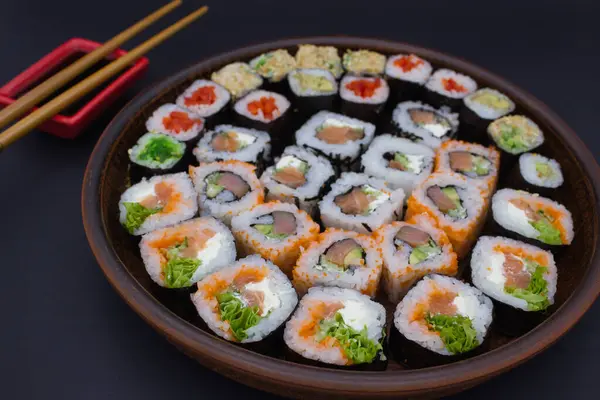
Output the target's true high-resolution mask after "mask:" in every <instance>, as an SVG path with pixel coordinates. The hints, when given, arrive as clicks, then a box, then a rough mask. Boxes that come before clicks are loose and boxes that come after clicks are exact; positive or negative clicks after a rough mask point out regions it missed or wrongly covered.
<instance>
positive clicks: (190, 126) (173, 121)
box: [146, 104, 204, 142]
mask: <svg viewBox="0 0 600 400" xmlns="http://www.w3.org/2000/svg"><path fill="white" fill-rule="evenodd" d="M203 128H204V119H202V118H200V117H199V116H198V115H196V114H194V113H192V112H190V111H188V110H186V109H185V108H183V107H179V106H177V105H175V104H164V105H162V106H160V107H159V108H157V109H156V111H154V113H153V114H152V116H150V118H148V120H147V121H146V129H147V130H148V132H153V133H162V134H165V135H169V136H171V137H173V138H175V139H177V140H180V141H182V142H189V141H193V140H195V139H196V138H197V137H198V135H199V134H200V132H202V129H203Z"/></svg>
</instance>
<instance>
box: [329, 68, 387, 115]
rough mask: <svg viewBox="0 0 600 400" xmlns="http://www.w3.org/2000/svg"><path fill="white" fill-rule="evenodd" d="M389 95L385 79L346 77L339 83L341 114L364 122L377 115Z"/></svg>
mask: <svg viewBox="0 0 600 400" xmlns="http://www.w3.org/2000/svg"><path fill="white" fill-rule="evenodd" d="M389 95H390V88H389V86H388V84H387V82H386V81H385V79H383V78H380V77H363V76H356V75H346V76H344V78H343V79H342V81H341V82H340V97H341V98H342V104H341V112H342V114H345V115H349V116H351V117H354V118H358V119H361V120H365V121H372V120H374V119H375V118H377V116H378V115H379V112H380V111H381V110H382V109H383V107H384V105H385V103H386V102H387V100H388V97H389Z"/></svg>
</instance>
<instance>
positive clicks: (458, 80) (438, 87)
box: [425, 68, 477, 111]
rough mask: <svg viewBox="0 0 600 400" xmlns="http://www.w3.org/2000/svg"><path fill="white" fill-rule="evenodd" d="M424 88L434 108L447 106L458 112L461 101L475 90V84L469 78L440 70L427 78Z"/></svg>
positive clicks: (454, 72) (448, 70) (457, 73)
mask: <svg viewBox="0 0 600 400" xmlns="http://www.w3.org/2000/svg"><path fill="white" fill-rule="evenodd" d="M425 88H426V89H427V98H428V100H429V102H430V103H431V104H433V105H434V106H436V107H441V106H448V107H450V108H452V109H454V110H457V111H458V110H459V109H460V107H461V105H462V99H463V98H465V97H466V96H468V95H469V94H471V93H473V92H474V91H475V90H477V82H475V81H474V80H473V78H471V77H470V76H467V75H464V74H461V73H459V72H456V71H452V70H450V69H444V68H442V69H438V70H436V71H435V72H434V73H433V74H432V75H431V76H430V77H429V79H428V80H427V83H425Z"/></svg>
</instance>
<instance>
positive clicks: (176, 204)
mask: <svg viewBox="0 0 600 400" xmlns="http://www.w3.org/2000/svg"><path fill="white" fill-rule="evenodd" d="M197 199H198V197H197V195H196V192H195V191H194V187H193V185H192V181H191V180H190V177H189V176H188V174H186V173H185V172H180V173H177V174H169V175H158V176H154V177H152V178H150V179H142V181H141V182H138V183H136V184H135V185H133V186H131V187H129V188H128V189H127V190H126V191H125V192H123V194H122V195H121V200H120V201H119V221H120V222H121V224H122V225H123V226H124V227H125V229H127V231H128V232H129V233H130V234H132V235H136V236H139V235H143V234H144V233H148V232H150V231H153V230H155V229H160V228H165V227H167V226H171V225H175V224H177V223H179V222H182V221H185V220H187V219H190V218H192V217H193V216H194V215H196V212H197V211H198V200H197Z"/></svg>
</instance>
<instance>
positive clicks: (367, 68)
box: [342, 50, 386, 75]
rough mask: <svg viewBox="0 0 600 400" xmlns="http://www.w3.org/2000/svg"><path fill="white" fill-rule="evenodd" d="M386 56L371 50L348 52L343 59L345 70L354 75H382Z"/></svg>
mask: <svg viewBox="0 0 600 400" xmlns="http://www.w3.org/2000/svg"><path fill="white" fill-rule="evenodd" d="M385 61H386V59H385V56H384V55H383V54H381V53H377V52H376V51H371V50H356V51H353V50H346V52H345V53H344V57H343V59H342V64H343V66H344V69H345V70H346V71H348V72H349V73H351V74H354V75H382V74H383V71H384V70H385Z"/></svg>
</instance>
